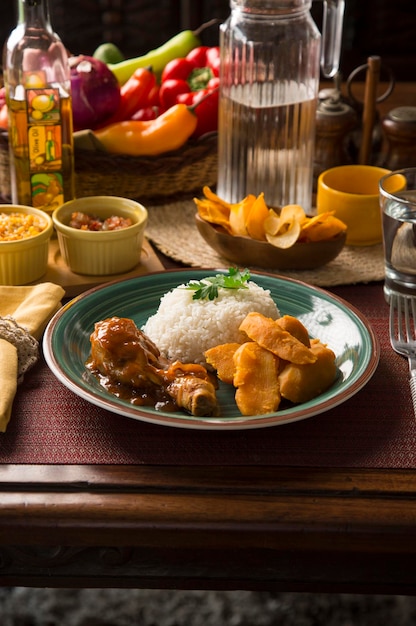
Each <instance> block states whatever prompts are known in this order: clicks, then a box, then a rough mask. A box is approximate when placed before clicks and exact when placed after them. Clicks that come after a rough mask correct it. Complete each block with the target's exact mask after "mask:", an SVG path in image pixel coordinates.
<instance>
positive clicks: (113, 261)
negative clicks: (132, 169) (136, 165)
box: [52, 196, 148, 276]
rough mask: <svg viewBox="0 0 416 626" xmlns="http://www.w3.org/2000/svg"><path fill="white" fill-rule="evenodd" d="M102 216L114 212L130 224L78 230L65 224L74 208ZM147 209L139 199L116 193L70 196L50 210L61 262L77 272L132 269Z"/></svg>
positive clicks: (137, 258) (137, 257) (107, 272)
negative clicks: (130, 223) (118, 228)
mask: <svg viewBox="0 0 416 626" xmlns="http://www.w3.org/2000/svg"><path fill="white" fill-rule="evenodd" d="M78 211H80V212H82V213H87V214H89V215H96V216H97V217H100V218H102V219H106V218H108V217H111V216H114V215H117V216H120V217H125V218H127V217H129V218H131V220H132V222H133V224H132V225H131V226H128V227H127V228H122V229H120V230H112V231H90V230H79V229H77V228H72V227H71V226H68V224H69V222H70V219H71V215H72V213H74V212H78ZM147 217H148V213H147V209H146V208H145V207H144V206H143V205H142V204H140V203H138V202H135V201H134V200H130V199H128V198H120V197H117V196H89V197H85V198H77V199H76V200H70V201H69V202H66V203H65V204H63V205H62V206H60V207H59V208H57V209H55V211H54V212H53V214H52V220H53V223H54V226H55V229H56V232H57V236H58V243H59V249H60V252H61V254H62V257H63V259H64V261H65V263H66V264H67V265H68V266H69V268H70V269H71V270H72V271H73V272H75V273H77V274H87V275H90V276H106V275H111V274H122V273H124V272H128V271H130V270H132V269H133V268H134V267H135V266H136V265H138V263H139V262H140V256H141V251H142V245H143V237H144V231H145V227H146V224H147Z"/></svg>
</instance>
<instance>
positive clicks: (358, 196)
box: [316, 165, 390, 246]
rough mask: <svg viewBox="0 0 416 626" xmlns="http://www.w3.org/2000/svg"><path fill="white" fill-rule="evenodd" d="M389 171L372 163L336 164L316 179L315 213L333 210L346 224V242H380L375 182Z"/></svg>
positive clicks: (379, 213) (377, 188)
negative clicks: (336, 165)
mask: <svg viewBox="0 0 416 626" xmlns="http://www.w3.org/2000/svg"><path fill="white" fill-rule="evenodd" d="M389 172H390V170H386V169H384V168H381V167H375V166H373V165H339V166H338V167H333V168H331V169H329V170H325V171H324V172H322V174H321V175H320V176H319V178H318V187H317V196H316V207H317V211H318V213H326V212H327V211H335V215H336V217H338V218H339V219H340V220H342V221H343V222H344V223H345V224H346V225H347V228H348V230H347V241H346V243H347V245H352V246H370V245H373V244H376V243H380V242H381V241H382V238H383V235H382V228H381V211H380V201H379V181H380V179H381V178H382V177H383V176H384V175H385V174H388V173H389Z"/></svg>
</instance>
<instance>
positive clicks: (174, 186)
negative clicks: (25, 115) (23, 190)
mask: <svg viewBox="0 0 416 626" xmlns="http://www.w3.org/2000/svg"><path fill="white" fill-rule="evenodd" d="M216 182H217V135H216V134H215V133H214V134H210V135H206V136H205V137H202V138H201V139H199V140H197V141H189V142H187V143H186V144H185V145H184V146H183V147H182V148H180V149H179V150H175V151H174V152H170V153H166V154H163V155H160V156H155V157H140V158H135V157H130V156H127V155H110V154H108V153H104V152H98V151H96V152H94V151H91V150H83V149H78V148H76V149H75V192H76V196H77V197H82V196H95V195H113V196H114V195H117V196H123V197H125V198H131V199H133V200H140V201H145V202H146V201H149V200H152V201H154V202H163V201H166V200H167V199H168V198H177V197H180V196H189V195H192V194H194V193H198V192H200V191H201V189H202V187H203V185H209V186H215V184H216ZM0 184H1V195H2V196H3V197H4V198H10V194H11V192H10V175H9V154H8V142H7V134H6V133H3V134H2V135H0Z"/></svg>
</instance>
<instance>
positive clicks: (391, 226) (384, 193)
mask: <svg viewBox="0 0 416 626" xmlns="http://www.w3.org/2000/svg"><path fill="white" fill-rule="evenodd" d="M380 207H381V217H382V224H383V245H384V262H385V281H384V293H385V296H386V299H387V301H390V296H391V295H392V293H402V294H407V295H415V296H416V167H412V168H406V169H402V170H397V171H394V172H391V173H390V174H387V175H386V176H383V178H382V179H381V180H380Z"/></svg>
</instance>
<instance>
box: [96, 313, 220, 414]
mask: <svg viewBox="0 0 416 626" xmlns="http://www.w3.org/2000/svg"><path fill="white" fill-rule="evenodd" d="M85 365H86V367H87V369H88V370H89V371H91V372H92V373H93V374H94V375H95V376H96V377H97V378H98V379H99V381H100V384H101V385H102V386H103V387H104V388H105V389H106V390H107V391H109V392H110V393H111V394H113V395H115V396H116V397H118V398H121V399H123V400H127V401H128V402H130V403H131V404H133V405H135V406H152V407H154V408H155V409H156V410H161V411H162V410H163V411H167V412H174V411H178V410H181V409H182V408H187V407H186V406H185V407H184V406H183V404H182V405H181V404H180V402H177V401H176V398H175V397H174V396H175V395H177V397H178V398H181V397H182V394H181V395H180V396H179V393H180V392H181V387H182V386H183V388H184V390H185V392H186V393H188V386H189V382H190V381H191V383H193V384H194V389H195V391H196V387H198V385H199V384H202V385H204V384H205V383H206V386H207V387H208V389H209V390H210V387H212V389H213V390H215V388H216V387H217V386H218V381H217V378H216V376H215V375H214V374H212V373H210V372H208V371H207V370H206V368H205V367H203V366H202V365H198V364H194V363H191V364H189V363H180V362H179V361H169V360H168V359H166V358H164V357H163V356H162V355H161V354H160V351H159V349H158V348H157V346H156V345H155V344H154V343H153V342H152V341H151V340H150V338H149V337H147V336H146V335H145V334H144V333H143V332H142V331H140V330H139V329H138V328H137V327H136V325H135V324H134V322H133V320H130V319H127V318H116V317H113V318H108V319H106V320H103V321H101V322H97V323H96V324H95V329H94V332H93V333H92V334H91V354H90V357H89V358H88V360H87V361H86V364H85ZM181 383H183V385H182V384H181ZM214 395H215V392H214ZM181 401H182V400H181ZM185 403H187V400H185ZM209 410H211V409H209ZM212 410H213V411H214V407H213V408H212ZM188 412H191V410H189V411H188ZM212 414H214V413H212Z"/></svg>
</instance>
